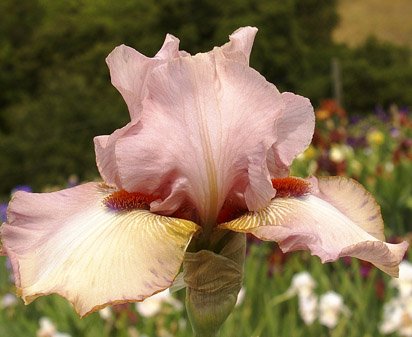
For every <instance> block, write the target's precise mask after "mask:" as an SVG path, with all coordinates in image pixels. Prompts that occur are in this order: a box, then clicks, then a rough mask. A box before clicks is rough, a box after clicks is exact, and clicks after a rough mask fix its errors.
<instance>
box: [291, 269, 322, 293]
mask: <svg viewBox="0 0 412 337" xmlns="http://www.w3.org/2000/svg"><path fill="white" fill-rule="evenodd" d="M315 287H316V282H315V280H314V279H313V277H312V276H311V275H310V274H309V273H308V272H307V271H303V272H300V273H298V274H296V275H294V276H293V278H292V284H291V286H290V288H289V290H288V291H290V292H294V293H296V294H298V295H299V296H303V297H305V296H309V295H311V294H312V293H313V289H315Z"/></svg>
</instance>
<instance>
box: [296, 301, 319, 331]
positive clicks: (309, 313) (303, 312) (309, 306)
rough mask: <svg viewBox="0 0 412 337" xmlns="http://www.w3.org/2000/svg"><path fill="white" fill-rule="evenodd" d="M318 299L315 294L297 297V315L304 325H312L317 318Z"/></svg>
mask: <svg viewBox="0 0 412 337" xmlns="http://www.w3.org/2000/svg"><path fill="white" fill-rule="evenodd" d="M317 309H318V297H317V296H316V295H315V294H308V295H306V296H299V314H300V317H302V319H303V321H304V322H305V324H307V325H310V324H312V323H313V322H314V321H315V319H316V316H317Z"/></svg>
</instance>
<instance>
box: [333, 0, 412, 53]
mask: <svg viewBox="0 0 412 337" xmlns="http://www.w3.org/2000/svg"><path fill="white" fill-rule="evenodd" d="M411 14H412V1H410V0H339V15H340V17H341V22H340V25H339V27H338V28H337V29H336V31H335V32H334V38H335V40H336V41H338V42H345V43H347V44H349V45H351V46H355V45H358V44H359V43H361V42H362V41H364V40H365V39H366V38H367V37H368V36H370V35H375V36H376V37H378V38H379V39H382V40H385V41H390V42H394V43H397V44H404V45H408V46H410V47H412V20H411Z"/></svg>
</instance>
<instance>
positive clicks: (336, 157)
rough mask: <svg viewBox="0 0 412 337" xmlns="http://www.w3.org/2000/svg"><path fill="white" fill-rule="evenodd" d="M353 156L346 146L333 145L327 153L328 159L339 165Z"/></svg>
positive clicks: (349, 148)
mask: <svg viewBox="0 0 412 337" xmlns="http://www.w3.org/2000/svg"><path fill="white" fill-rule="evenodd" d="M352 155H353V149H352V148H351V147H350V146H349V145H346V144H333V145H332V146H331V149H330V151H329V159H330V160H331V161H333V162H334V163H341V162H343V161H344V160H345V159H347V158H349V157H351V156H352Z"/></svg>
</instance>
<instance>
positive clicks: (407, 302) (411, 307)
mask: <svg viewBox="0 0 412 337" xmlns="http://www.w3.org/2000/svg"><path fill="white" fill-rule="evenodd" d="M390 284H391V285H392V286H393V287H395V288H396V289H397V290H398V294H397V296H395V297H394V298H392V299H391V300H390V301H389V302H387V303H386V304H385V305H384V307H383V321H382V323H381V325H380V327H379V330H380V332H381V333H383V334H390V333H393V332H397V333H398V334H399V336H403V337H412V264H411V263H410V262H408V261H402V262H401V263H400V265H399V278H398V279H392V281H391V283H390Z"/></svg>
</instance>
